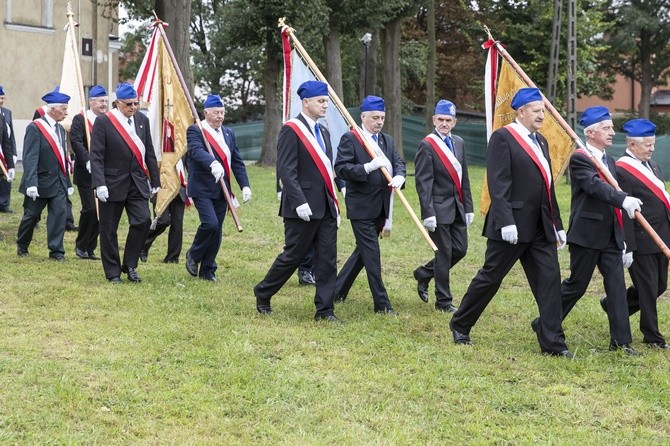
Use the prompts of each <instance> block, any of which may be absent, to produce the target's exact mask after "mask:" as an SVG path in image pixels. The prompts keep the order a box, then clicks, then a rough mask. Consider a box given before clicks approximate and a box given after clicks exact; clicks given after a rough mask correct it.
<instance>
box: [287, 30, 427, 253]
mask: <svg viewBox="0 0 670 446" xmlns="http://www.w3.org/2000/svg"><path fill="white" fill-rule="evenodd" d="M285 20H286V19H285V18H281V19H279V26H280V27H282V28H283V27H286V30H287V32H288V35H289V37H290V38H291V41H292V42H293V45H294V46H295V49H296V50H297V51H298V53H299V54H300V57H302V59H303V60H304V61H305V62H306V63H307V65H308V66H309V69H310V70H311V71H312V73H313V74H314V76H315V77H316V78H317V79H318V80H320V81H322V82H325V83H326V85H328V95H329V96H330V99H331V100H332V101H333V103H334V104H335V107H337V109H338V111H339V112H340V114H341V115H342V117H343V118H344V119H345V121H347V124H349V128H350V129H351V130H352V131H360V129H359V128H358V125H357V124H356V121H354V119H353V118H352V117H351V115H350V114H349V111H348V110H347V109H346V107H345V106H344V104H342V101H340V98H338V97H337V94H336V93H335V90H333V89H332V88H331V86H330V84H329V83H328V81H327V80H326V78H325V76H324V75H323V74H322V73H321V71H320V70H319V68H318V67H317V66H316V64H315V63H314V61H313V60H312V58H311V57H309V54H307V51H305V48H303V46H302V44H301V43H300V41H298V39H297V38H296V37H295V33H294V31H295V30H294V29H293V28H291V27H288V26H286V24H285ZM363 141H364V142H365V145H364V148H365V150H366V151H367V152H368V155H370V157H371V158H373V159H374V158H376V157H377V154H376V153H375V151H374V149H373V148H372V147H370V146H369V145H368V143H367V141H366V140H365V139H363ZM380 170H381V172H382V174H383V175H384V177H385V178H386V181H388V182H389V183H390V182H391V179H392V178H391V174H390V173H389V171H388V170H386V167H382V168H381V169H380ZM395 193H396V195H397V196H398V198H400V201H401V202H402V204H403V205H404V206H405V209H407V212H409V215H410V217H411V218H412V221H413V222H414V224H415V225H416V227H417V228H418V229H419V232H421V235H423V238H424V239H425V240H426V242H427V243H428V245H429V246H430V247H431V248H432V249H433V251H437V246H436V245H435V243H434V242H433V240H432V239H431V238H430V236H429V235H428V231H426V228H425V227H424V226H423V223H422V222H421V221H420V220H419V218H418V217H417V216H416V214H415V213H414V210H413V209H412V207H411V206H410V205H409V202H408V201H407V199H406V198H405V196H404V195H403V193H402V192H401V190H400V188H396V189H395Z"/></svg>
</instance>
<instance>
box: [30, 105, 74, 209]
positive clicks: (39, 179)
mask: <svg viewBox="0 0 670 446" xmlns="http://www.w3.org/2000/svg"><path fill="white" fill-rule="evenodd" d="M41 119H43V120H44V124H45V125H46V126H47V127H49V123H48V121H47V120H46V118H41ZM58 129H59V131H60V133H61V139H62V140H63V141H65V140H66V139H65V138H66V137H65V129H64V128H63V127H62V126H61V125H58ZM62 155H63V161H64V163H65V171H66V172H67V173H68V175H66V174H64V173H63V170H62V169H61V167H60V162H59V161H58V158H56V154H55V153H54V151H53V149H52V148H51V145H50V144H49V142H48V141H47V140H46V138H45V137H44V136H43V135H42V132H41V131H40V129H38V128H37V125H36V124H35V123H33V122H31V123H30V124H28V127H27V128H26V136H25V138H24V139H23V178H21V184H20V185H19V192H21V193H22V194H25V193H26V189H28V188H29V187H33V186H37V193H38V194H39V195H40V198H51V197H55V196H56V195H57V194H58V192H59V190H60V187H61V186H62V187H63V188H64V189H65V190H66V191H67V189H68V188H70V187H72V183H71V182H70V176H69V169H70V166H69V164H68V162H67V158H65V157H66V156H67V151H66V150H65V149H63V150H62Z"/></svg>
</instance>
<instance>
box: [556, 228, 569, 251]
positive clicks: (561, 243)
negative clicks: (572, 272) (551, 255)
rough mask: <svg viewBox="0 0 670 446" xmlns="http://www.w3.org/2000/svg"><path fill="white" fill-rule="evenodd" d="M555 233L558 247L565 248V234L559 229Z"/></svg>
mask: <svg viewBox="0 0 670 446" xmlns="http://www.w3.org/2000/svg"><path fill="white" fill-rule="evenodd" d="M556 235H557V236H558V249H563V248H565V245H566V244H567V243H568V236H567V235H565V231H564V230H562V229H561V230H560V231H558V232H557V233H556Z"/></svg>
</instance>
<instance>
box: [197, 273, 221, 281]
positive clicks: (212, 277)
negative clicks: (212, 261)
mask: <svg viewBox="0 0 670 446" xmlns="http://www.w3.org/2000/svg"><path fill="white" fill-rule="evenodd" d="M200 278H201V279H202V280H208V281H210V282H218V281H219V279H217V278H216V276H215V275H214V274H212V275H210V276H200Z"/></svg>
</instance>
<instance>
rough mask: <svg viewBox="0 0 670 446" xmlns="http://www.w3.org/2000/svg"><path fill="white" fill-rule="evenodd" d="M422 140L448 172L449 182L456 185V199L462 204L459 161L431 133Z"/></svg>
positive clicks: (461, 169)
mask: <svg viewBox="0 0 670 446" xmlns="http://www.w3.org/2000/svg"><path fill="white" fill-rule="evenodd" d="M423 140H424V141H425V142H426V143H428V144H430V145H431V147H432V148H433V150H434V151H435V153H436V154H437V157H438V158H439V159H440V161H442V164H443V165H444V167H445V168H446V169H447V172H449V176H450V177H451V180H452V181H453V182H454V185H456V191H457V192H458V198H459V199H460V200H461V203H463V191H462V189H461V185H462V183H463V167H462V166H461V163H460V161H458V159H457V158H456V156H454V154H453V153H452V152H451V150H450V149H449V147H447V145H446V144H445V143H444V141H443V140H442V139H440V138H438V136H437V135H435V134H434V133H431V134H430V135H428V136H426V137H425V138H423Z"/></svg>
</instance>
